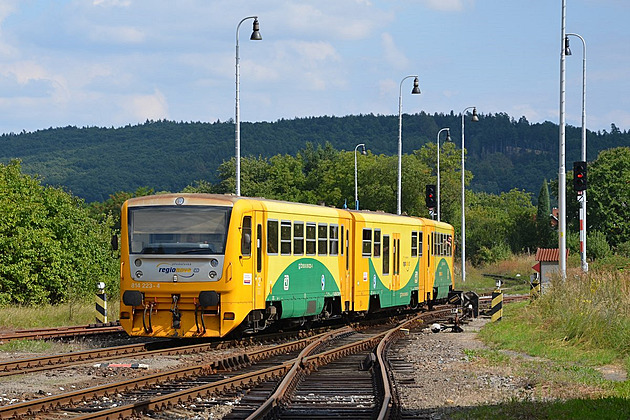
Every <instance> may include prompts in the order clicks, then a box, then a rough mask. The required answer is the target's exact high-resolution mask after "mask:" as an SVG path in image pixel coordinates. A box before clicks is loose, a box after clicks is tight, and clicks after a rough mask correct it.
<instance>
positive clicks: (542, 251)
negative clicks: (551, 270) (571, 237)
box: [536, 248, 569, 262]
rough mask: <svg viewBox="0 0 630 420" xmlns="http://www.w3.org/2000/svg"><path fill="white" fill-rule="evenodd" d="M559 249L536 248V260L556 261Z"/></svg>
mask: <svg viewBox="0 0 630 420" xmlns="http://www.w3.org/2000/svg"><path fill="white" fill-rule="evenodd" d="M559 255H560V251H559V250H558V248H538V249H537V250H536V261H548V262H549V261H553V262H556V261H558V259H559V258H558V256H559ZM568 256H569V250H568V249H567V257H568Z"/></svg>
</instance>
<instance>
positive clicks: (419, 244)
mask: <svg viewBox="0 0 630 420" xmlns="http://www.w3.org/2000/svg"><path fill="white" fill-rule="evenodd" d="M418 255H419V256H421V257H422V232H418Z"/></svg>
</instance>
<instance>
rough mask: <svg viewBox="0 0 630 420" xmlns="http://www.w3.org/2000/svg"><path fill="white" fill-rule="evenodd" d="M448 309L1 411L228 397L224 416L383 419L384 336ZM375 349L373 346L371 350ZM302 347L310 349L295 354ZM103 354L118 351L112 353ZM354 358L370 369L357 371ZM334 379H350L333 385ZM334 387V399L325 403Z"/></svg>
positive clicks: (131, 408)
mask: <svg viewBox="0 0 630 420" xmlns="http://www.w3.org/2000/svg"><path fill="white" fill-rule="evenodd" d="M448 316H452V314H451V311H450V308H449V309H444V310H436V311H432V312H426V313H423V314H420V315H419V317H417V318H415V319H414V320H412V321H409V324H400V325H398V326H397V327H395V328H393V329H391V330H390V331H384V330H385V329H386V328H384V327H383V326H382V325H381V326H371V327H370V326H367V327H366V326H362V327H360V328H362V329H361V330H359V331H357V329H358V328H357V329H351V328H349V327H345V328H344V329H336V330H333V331H331V332H329V333H322V334H319V335H316V336H313V337H309V338H303V339H300V340H294V341H292V342H290V343H285V344H278V345H275V346H273V347H271V348H269V349H259V350H250V351H247V352H241V353H240V354H234V355H232V356H229V357H224V358H222V359H215V360H212V361H209V362H208V363H205V364H203V365H197V366H192V367H186V368H180V369H173V370H169V371H166V372H159V373H154V374H150V375H145V376H142V377H139V378H133V379H128V380H125V381H120V382H116V383H111V384H106V385H102V386H97V387H92V388H88V389H85V390H80V391H73V392H69V393H64V394H60V395H55V396H48V397H44V398H39V399H36V400H32V401H25V402H21V403H17V404H10V405H7V406H4V407H0V418H2V419H4V418H13V417H24V416H26V417H33V416H35V417H37V418H42V416H44V417H45V418H81V419H83V418H86V419H87V418H110V419H112V418H122V417H130V416H137V415H140V414H141V413H150V415H151V417H153V418H173V416H174V414H173V413H174V412H180V413H181V412H188V413H189V414H190V413H194V412H196V411H204V410H209V409H210V408H211V407H213V406H217V405H220V404H224V403H225V402H227V401H234V400H238V401H239V402H240V403H239V405H238V409H237V410H233V412H232V413H231V414H230V415H229V417H228V418H248V417H249V418H263V417H265V416H271V417H279V418H296V417H304V416H305V410H307V409H308V410H310V411H309V413H310V414H309V415H308V418H316V417H312V416H313V414H312V413H319V415H320V416H321V417H322V418H329V417H330V416H331V415H334V416H337V417H339V416H341V417H345V418H388V416H389V413H390V412H391V410H392V408H394V409H395V407H396V398H395V396H394V395H393V394H392V390H391V385H389V384H388V374H387V367H388V364H387V363H385V356H384V349H386V348H387V346H388V345H389V344H388V343H389V342H390V341H389V340H392V339H393V338H395V337H398V336H401V335H402V334H403V333H401V329H402V328H409V326H410V325H411V323H413V322H416V323H417V322H425V323H427V322H430V321H431V320H433V319H435V318H436V317H439V318H442V319H443V318H444V317H448ZM386 337H387V338H386ZM379 343H381V344H379ZM213 344H214V345H215V346H216V345H217V343H213ZM141 346H142V345H138V346H134V345H132V346H121V348H118V349H116V348H115V350H114V351H122V352H128V353H126V356H129V355H133V357H136V356H137V355H139V354H141V352H142V348H141ZM202 346H204V345H194V346H187V347H188V348H182V349H180V351H184V352H193V351H204V350H202ZM206 346H212V343H210V344H206ZM123 347H127V348H126V349H123ZM215 348H216V347H215ZM376 348H379V351H378V352H377V353H376V356H373V355H372V354H373V353H372V351H373V350H374V349H376ZM303 349H308V350H309V351H308V352H307V353H303V354H299V355H298V353H299V351H300V350H303ZM104 350H112V349H104ZM175 350H176V349H162V350H155V351H151V352H149V353H146V355H147V357H151V356H153V355H160V354H173V353H168V352H170V351H175ZM121 354H123V353H121ZM180 354H181V353H180ZM108 357H109V358H113V357H117V356H115V355H113V353H112V355H110V356H108ZM120 357H125V355H124V354H123V355H121V356H120ZM143 357H144V356H143ZM92 360H95V359H92ZM364 362H365V363H364ZM67 363H75V362H67ZM76 363H85V360H77V361H76ZM360 363H364V365H365V366H366V368H369V369H366V370H358V369H357V366H358V365H359V364H360ZM382 366H385V369H381V367H382ZM340 380H342V381H343V383H344V384H349V383H352V384H353V385H352V386H345V387H344V389H339V387H338V383H339V381H340ZM335 384H337V386H335ZM331 389H332V391H331ZM333 394H334V396H335V398H336V402H335V404H334V405H331V404H329V402H330V401H331V396H332V395H333ZM260 410H262V411H260ZM169 413H170V414H169ZM254 413H257V414H254ZM171 414H173V416H171ZM251 416H254V417H251ZM375 416H381V417H375ZM180 417H181V416H180Z"/></svg>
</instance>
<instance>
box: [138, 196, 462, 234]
mask: <svg viewBox="0 0 630 420" xmlns="http://www.w3.org/2000/svg"><path fill="white" fill-rule="evenodd" d="M177 199H183V200H184V202H183V203H184V204H188V205H197V206H200V205H206V206H207V205H210V206H212V205H214V206H229V207H233V206H234V205H235V204H236V203H237V202H239V201H243V202H244V201H251V202H255V203H258V204H260V205H261V206H262V207H264V208H265V209H266V210H267V211H273V212H278V213H305V214H313V213H317V214H318V215H321V216H337V217H343V214H347V217H350V215H352V217H355V218H357V219H359V220H361V219H363V220H364V221H366V222H371V221H373V222H377V221H378V222H381V223H383V222H385V223H387V222H389V223H405V224H414V225H415V224H418V223H420V224H421V225H428V226H434V227H435V228H438V229H440V228H441V229H445V230H452V229H453V227H452V226H451V225H449V224H448V223H444V222H438V221H435V220H431V219H426V218H421V217H413V216H406V215H403V216H399V215H395V214H391V213H385V212H383V211H370V210H351V209H340V208H335V207H328V206H323V205H315V204H305V203H294V202H290V201H280V200H271V199H267V198H262V197H243V196H236V195H233V194H204V193H168V194H156V195H147V196H143V197H135V198H130V199H129V200H127V205H128V206H164V205H174V204H176V200H177ZM252 204H253V203H252Z"/></svg>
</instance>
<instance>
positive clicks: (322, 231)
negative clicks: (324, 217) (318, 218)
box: [317, 223, 328, 255]
mask: <svg viewBox="0 0 630 420" xmlns="http://www.w3.org/2000/svg"><path fill="white" fill-rule="evenodd" d="M326 254H328V225H326V223H320V224H319V225H317V255H326Z"/></svg>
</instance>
